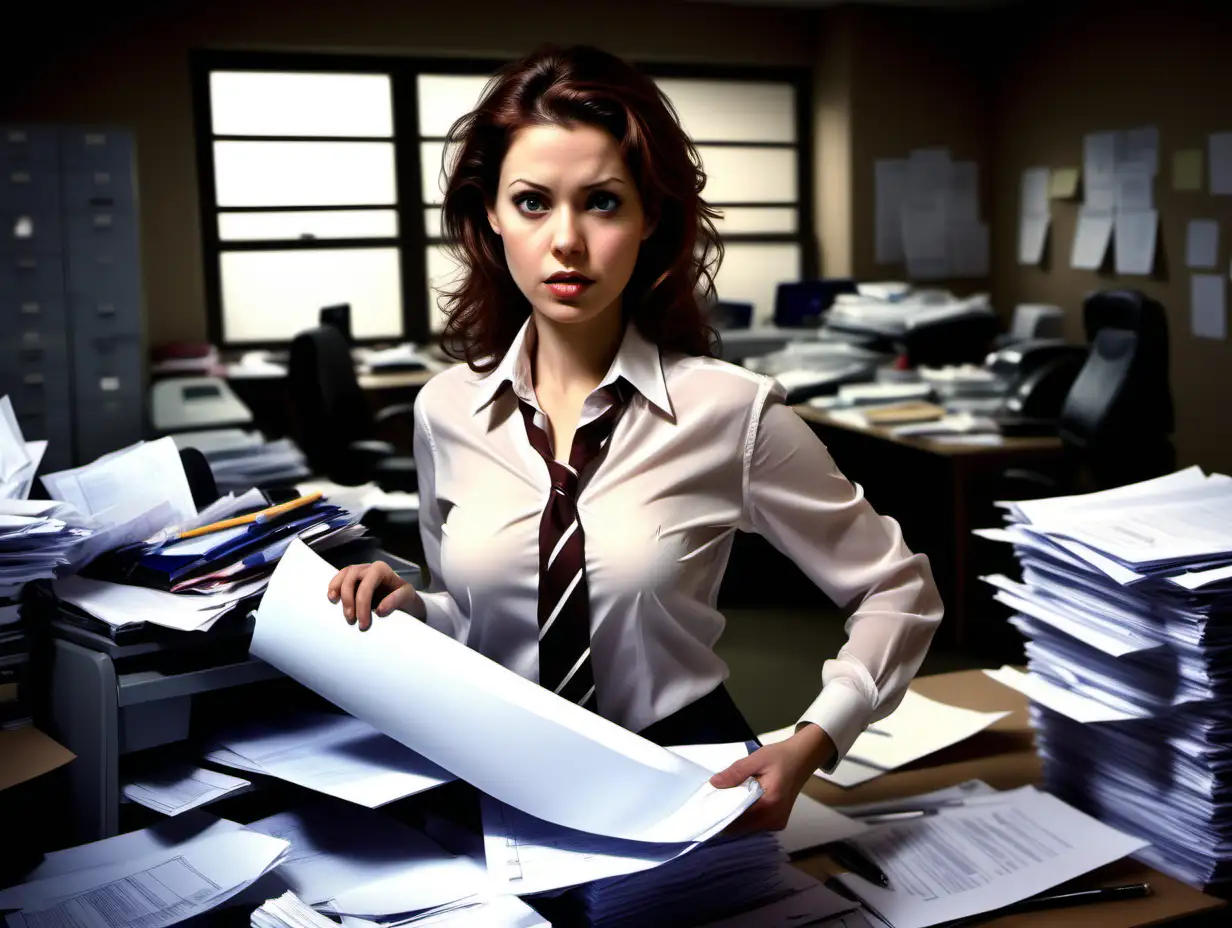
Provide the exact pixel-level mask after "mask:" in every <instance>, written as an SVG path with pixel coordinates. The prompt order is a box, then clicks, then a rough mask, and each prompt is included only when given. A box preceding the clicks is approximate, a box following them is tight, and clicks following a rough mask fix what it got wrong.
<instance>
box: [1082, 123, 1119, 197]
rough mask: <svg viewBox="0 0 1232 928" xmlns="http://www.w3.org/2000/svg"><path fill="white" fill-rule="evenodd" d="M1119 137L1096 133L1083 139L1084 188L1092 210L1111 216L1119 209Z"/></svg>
mask: <svg viewBox="0 0 1232 928" xmlns="http://www.w3.org/2000/svg"><path fill="white" fill-rule="evenodd" d="M1116 166H1117V138H1116V133H1115V132H1092V133H1089V134H1088V135H1086V136H1084V137H1083V139H1082V187H1083V193H1084V197H1083V199H1084V204H1085V206H1086V207H1087V208H1088V209H1093V210H1099V211H1102V212H1107V213H1111V212H1112V210H1113V208H1114V207H1115V206H1116Z"/></svg>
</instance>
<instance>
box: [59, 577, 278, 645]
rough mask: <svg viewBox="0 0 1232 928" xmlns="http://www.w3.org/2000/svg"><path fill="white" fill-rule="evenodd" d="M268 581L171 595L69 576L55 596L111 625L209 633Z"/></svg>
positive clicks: (61, 581) (148, 589)
mask: <svg viewBox="0 0 1232 928" xmlns="http://www.w3.org/2000/svg"><path fill="white" fill-rule="evenodd" d="M265 583H266V578H265V577H260V578H258V579H256V580H250V581H247V582H245V583H243V584H240V585H238V586H237V587H235V588H234V589H233V590H229V591H228V592H225V593H168V592H166V591H164V590H155V589H151V588H149V587H144V586H132V585H130V584H127V583H111V582H110V581H107V580H94V579H92V578H90V577H80V576H76V575H73V576H69V577H63V578H61V579H59V580H56V581H55V583H54V584H53V586H54V587H55V591H56V596H58V597H59V598H60V599H62V600H64V601H65V602H67V603H72V604H73V605H74V606H77V607H78V608H79V609H83V610H85V611H86V612H88V613H89V614H90V615H92V616H94V617H95V618H96V619H99V620H101V621H103V622H106V623H107V624H108V625H111V626H114V627H117V628H119V627H122V626H124V625H128V624H131V623H134V622H150V623H152V624H155V625H162V626H164V627H166V628H175V629H179V630H180V631H208V630H209V628H210V626H211V625H212V624H213V622H214V621H215V620H217V619H218V618H219V617H220V616H222V614H223V613H225V612H226V611H227V610H228V609H230V608H231V607H233V606H234V605H235V604H236V603H238V602H239V601H240V600H241V599H244V598H245V597H247V596H252V595H254V594H256V593H259V592H261V590H262V588H263V587H264V586H265Z"/></svg>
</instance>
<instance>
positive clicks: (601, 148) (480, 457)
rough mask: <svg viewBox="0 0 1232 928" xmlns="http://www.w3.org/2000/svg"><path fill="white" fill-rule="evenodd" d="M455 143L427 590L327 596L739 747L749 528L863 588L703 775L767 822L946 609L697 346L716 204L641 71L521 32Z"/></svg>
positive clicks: (777, 818)
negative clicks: (741, 585) (738, 635)
mask: <svg viewBox="0 0 1232 928" xmlns="http://www.w3.org/2000/svg"><path fill="white" fill-rule="evenodd" d="M451 141H452V142H453V143H454V144H455V145H456V151H457V156H456V161H455V162H454V166H453V168H452V170H451V172H450V175H449V179H448V185H447V191H446V196H445V202H444V208H443V222H444V228H445V229H446V230H447V231H446V234H447V236H448V237H449V238H451V239H453V240H454V241H456V242H458V243H459V245H458V257H459V259H460V261H461V262H462V266H463V268H464V271H465V275H464V279H463V280H462V283H461V285H460V286H459V287H458V289H457V290H455V291H454V292H452V293H451V294H449V299H448V304H447V309H448V314H449V319H448V323H447V329H446V343H447V345H448V346H449V350H451V352H452V356H453V357H455V358H458V359H459V360H465V361H466V362H467V363H466V364H465V365H457V366H455V367H454V368H451V369H450V370H447V371H445V372H443V373H441V374H440V375H438V376H437V377H435V378H433V379H432V381H431V382H430V383H428V384H427V386H425V387H424V388H423V390H422V392H421V393H420V395H419V399H418V401H417V403H416V405H415V460H416V463H417V466H418V471H419V495H420V507H421V508H420V530H421V533H422V536H423V543H424V554H425V560H426V563H427V567H428V570H429V572H430V575H431V591H430V592H422V591H417V590H414V589H412V587H411V586H409V585H407V584H405V583H404V582H403V581H401V580H400V579H399V578H398V577H397V576H395V575H394V573H393V571H392V570H391V569H390V568H389V566H388V565H386V564H383V563H375V564H363V565H357V566H354V567H349V568H347V569H345V570H343V571H341V572H340V573H339V574H338V575H337V576H335V577H334V579H333V580H332V581H331V583H330V585H329V589H328V595H329V597H330V599H331V600H333V601H335V602H337V601H338V600H341V601H342V604H343V611H344V615H345V616H346V619H347V621H348V622H351V623H356V622H357V623H358V624H359V628H360V629H361V630H362V629H366V628H367V627H368V625H369V623H370V621H371V613H372V611H373V610H372V604H373V602H374V601H376V602H377V603H378V604H377V606H376V609H375V612H376V614H377V615H378V616H388V615H389V614H390V613H391V612H393V611H395V610H402V611H405V612H407V613H410V614H411V615H412V616H414V617H416V618H418V619H420V620H423V621H426V622H428V623H429V624H430V625H431V626H432V627H434V628H436V629H438V630H439V631H441V632H444V633H445V634H448V635H451V636H453V637H454V638H456V639H457V640H459V641H464V642H466V643H467V644H468V645H469V646H470V647H472V648H475V649H476V650H478V651H480V652H481V653H483V654H485V655H487V656H488V657H490V658H492V659H493V660H495V661H497V662H498V663H500V664H502V665H504V666H506V667H509V668H510V669H513V670H515V671H516V672H518V673H519V674H521V675H523V676H525V677H527V678H529V679H532V680H537V681H538V682H539V683H541V684H542V685H544V686H547V687H549V688H551V689H552V690H553V691H555V692H557V693H559V694H560V695H561V696H562V697H563V698H566V699H570V700H572V701H574V702H577V703H579V704H581V705H583V706H586V707H588V708H590V709H592V710H594V711H596V712H598V713H599V714H601V715H603V716H605V717H606V718H609V719H612V720H614V721H616V722H617V723H619V724H621V725H623V726H625V727H627V728H629V729H631V730H633V731H638V732H641V733H642V734H643V735H645V736H646V737H648V738H650V739H652V740H654V741H657V742H658V743H660V744H678V743H679V744H682V743H703V742H722V741H740V740H749V739H752V738H753V733H752V731H751V730H750V729H749V727H748V725H747V723H746V722H745V721H744V719H743V717H742V716H741V715H740V713H739V711H738V710H737V709H736V708H735V706H734V704H733V703H732V701H731V699H730V698H729V697H728V696H727V692H726V690H725V688H724V687H723V680H724V679H725V678H726V676H727V668H726V666H725V665H724V664H723V662H722V661H721V660H720V659H719V658H718V657H717V656H716V655H715V653H714V650H713V646H714V643H715V641H716V640H717V639H718V637H719V635H720V633H721V632H722V630H723V624H724V620H723V617H722V616H721V615H720V613H719V612H718V611H717V610H716V609H715V601H716V597H717V593H718V589H719V584H720V581H721V579H722V576H723V571H724V569H725V567H726V563H727V558H728V554H729V552H730V550H731V544H732V539H733V536H734V534H735V532H736V530H737V529H744V530H747V531H757V532H760V533H761V534H762V535H764V536H765V537H767V538H768V539H769V540H770V541H771V542H772V543H773V544H775V545H776V546H777V547H778V548H779V549H780V550H781V551H783V552H785V553H786V554H787V555H788V556H790V557H791V558H792V559H793V560H794V561H795V562H796V563H797V564H799V566H800V568H801V569H802V570H804V571H805V572H806V573H807V574H808V575H809V576H810V578H811V579H813V580H814V581H815V582H816V583H817V585H818V586H819V587H821V589H822V590H824V591H825V592H826V593H827V594H828V595H829V596H830V597H831V598H832V599H833V600H834V601H835V602H838V603H849V602H857V601H858V603H859V605H858V606H857V608H856V609H855V612H854V615H853V616H852V619H851V622H850V631H849V635H850V638H849V641H848V643H847V644H846V646H845V647H844V648H843V649H842V650H841V651H840V653H839V655H838V656H837V657H836V658H835V659H833V660H829V661H827V662H826V663H825V665H824V667H823V669H822V682H823V689H822V691H821V694H820V696H818V698H817V699H816V700H815V701H814V703H813V704H812V705H811V706H810V707H808V709H807V710H806V711H805V712H804V714H803V715H802V717H801V719H800V722H799V723H798V725H797V730H796V732H795V734H794V735H793V736H792V737H791V738H789V739H788V740H786V741H783V742H780V743H778V744H773V745H769V746H766V747H762V748H760V749H759V750H756V751H755V752H754V753H752V754H751V755H750V756H749V757H747V758H744V759H742V760H740V761H739V762H738V763H736V764H735V765H733V766H732V767H731V768H729V769H728V770H726V771H724V772H722V773H720V774H717V775H716V776H715V778H714V779H713V781H712V782H713V783H714V784H715V785H716V786H720V787H730V786H735V785H737V784H738V783H741V782H743V781H744V780H745V779H746V778H747V777H749V776H753V777H756V778H757V779H758V780H759V781H760V783H761V785H762V787H763V790H764V795H763V797H762V798H761V799H760V800H759V801H758V803H757V804H756V805H754V806H753V807H752V808H751V809H750V810H749V811H748V812H747V813H746V814H745V817H744V819H743V821H742V823H743V825H744V826H746V827H749V828H782V827H783V826H784V825H785V824H786V821H787V816H788V814H789V813H790V811H791V806H792V803H793V802H794V800H795V797H796V795H797V794H798V793H799V791H800V789H801V788H802V787H803V785H804V784H805V783H806V782H807V781H808V777H809V775H810V773H811V772H812V771H813V770H814V769H815V768H817V767H819V766H825V767H829V768H832V767H833V765H834V764H836V763H837V762H838V760H839V758H841V757H842V755H843V754H844V753H845V752H846V751H847V749H848V748H849V747H850V746H851V743H852V741H854V740H855V738H856V736H857V735H858V734H859V733H860V732H861V731H862V730H863V729H864V728H865V727H866V726H867V725H868V724H869V723H870V722H871V721H874V720H876V719H878V718H881V717H884V716H885V715H886V714H888V713H889V712H890V711H892V710H893V708H894V707H895V706H896V705H897V704H898V702H899V700H900V699H901V697H902V694H903V691H904V689H905V688H906V686H907V683H908V682H909V681H910V679H911V677H912V676H913V675H914V674H915V672H916V670H917V669H918V668H919V665H920V662H921V661H922V660H923V657H924V653H925V651H926V650H927V648H928V644H929V641H930V640H931V637H932V633H933V630H934V628H935V627H936V625H937V623H938V622H939V621H940V617H941V604H940V601H939V598H938V596H937V591H936V588H935V586H934V584H933V580H932V576H931V573H930V571H929V568H928V563H927V560H926V558H925V557H924V556H922V555H913V554H912V553H911V552H910V551H909V550H908V549H907V548H906V547H905V546H904V544H903V541H902V537H901V534H900V532H899V528H898V525H897V524H896V523H895V522H894V521H893V520H891V519H888V518H883V517H881V516H878V515H877V514H876V513H875V512H874V511H873V509H872V508H871V507H870V506H869V505H868V503H867V502H866V501H865V500H864V498H863V495H862V492H861V491H860V490H859V489H858V488H857V487H854V486H853V485H852V484H851V483H850V482H848V481H847V479H846V478H845V477H843V475H842V474H841V473H839V471H838V469H837V468H836V467H835V465H834V462H833V461H832V460H831V458H830V456H829V454H828V453H827V452H826V449H825V447H824V446H823V445H822V444H821V442H820V441H819V440H818V439H817V438H816V436H815V435H814V434H813V433H812V431H811V430H810V429H809V427H808V426H807V425H805V424H804V423H803V422H802V421H801V420H800V419H799V417H798V416H797V415H796V414H795V413H794V412H792V411H791V409H789V408H788V407H786V406H785V405H783V398H784V394H783V391H782V389H781V388H780V387H779V386H778V385H777V384H776V383H775V382H774V381H773V380H771V379H770V378H767V377H763V376H760V375H757V374H753V373H751V372H749V371H746V370H744V369H742V368H739V367H736V366H734V365H731V364H726V363H724V362H722V361H719V360H716V359H715V358H714V357H713V352H712V348H711V338H710V336H711V331H710V330H709V328H708V326H707V324H706V321H705V316H704V314H703V310H702V300H703V299H705V298H707V297H709V296H712V295H713V289H714V288H713V274H712V271H713V267H714V266H715V265H716V264H717V256H718V255H719V254H721V249H720V247H719V243H718V238H717V235H716V232H715V229H714V226H713V223H712V219H713V217H714V216H716V215H717V213H716V212H715V211H714V210H712V209H711V208H710V207H708V206H707V205H706V204H705V203H704V201H703V200H702V199H701V196H700V194H701V190H702V188H703V186H704V183H705V175H704V174H703V173H702V171H701V170H700V167H699V162H698V158H697V153H696V150H695V149H694V148H693V146H692V144H691V143H690V142H689V140H688V138H687V136H686V135H685V134H684V133H683V131H682V130H681V128H680V126H679V124H678V122H677V119H676V117H675V115H674V112H673V111H672V109H671V106H670V104H669V103H668V102H667V100H666V98H665V97H664V96H663V95H662V94H661V93H660V91H659V90H658V88H657V87H656V85H655V84H654V82H653V81H651V80H650V79H649V78H647V77H646V76H644V75H642V74H640V73H638V72H637V71H635V70H634V69H633V68H632V67H630V66H629V65H627V64H625V63H624V62H622V61H620V60H619V59H617V58H614V57H612V56H610V55H608V54H606V53H603V52H600V51H598V50H597V49H593V48H589V47H581V48H570V49H565V50H559V49H551V48H549V49H546V50H542V51H540V52H538V53H536V54H533V55H531V56H530V57H528V58H526V59H524V60H522V61H519V62H517V63H515V64H513V65H511V66H509V67H507V68H506V69H504V70H503V71H502V72H501V73H500V74H498V75H497V76H496V77H495V78H494V79H493V81H492V82H491V83H490V84H489V85H488V88H487V89H486V91H485V94H484V96H483V98H482V100H481V101H480V103H479V104H478V106H477V108H476V109H475V110H474V111H473V112H472V113H470V114H468V115H467V116H465V117H463V118H462V119H461V120H459V121H458V123H457V124H456V125H455V126H454V127H453V130H452V132H451ZM378 591H380V592H382V593H383V594H384V595H383V596H381V597H378V596H377V594H378Z"/></svg>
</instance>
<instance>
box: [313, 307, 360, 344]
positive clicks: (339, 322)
mask: <svg viewBox="0 0 1232 928" xmlns="http://www.w3.org/2000/svg"><path fill="white" fill-rule="evenodd" d="M318 321H319V322H320V323H321V325H332V326H333V327H334V328H335V329H337V330H338V331H339V332H341V333H342V337H343V338H345V339H346V343H347V344H348V345H353V344H355V339H354V338H353V337H352V336H351V304H350V303H338V304H337V305H335V306H322V307H321V311H320V313H319V315H318Z"/></svg>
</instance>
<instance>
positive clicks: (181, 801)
mask: <svg viewBox="0 0 1232 928" xmlns="http://www.w3.org/2000/svg"><path fill="white" fill-rule="evenodd" d="M251 786H252V783H250V782H249V781H248V780H245V779H242V778H240V777H232V776H227V774H225V773H219V772H218V771H216V770H206V769H205V768H204V767H197V766H195V765H193V764H176V765H173V766H170V767H167V768H166V769H163V770H160V771H158V772H157V773H148V774H143V775H141V776H137V777H134V778H133V779H131V780H129V781H128V782H126V783H125V784H124V786H123V787H121V790H120V792H121V793H122V794H123V795H124V798H126V799H128V800H130V801H132V802H135V803H138V804H139V805H143V806H145V807H146V808H147V809H153V810H154V811H156V812H162V813H163V814H164V815H180V814H181V813H183V812H187V811H188V810H189V809H195V808H197V807H198V806H203V805H205V804H206V803H209V802H213V801H215V800H216V799H221V798H222V797H223V796H228V795H230V794H232V793H236V792H239V791H240V790H243V789H247V788H249V787H251Z"/></svg>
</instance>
